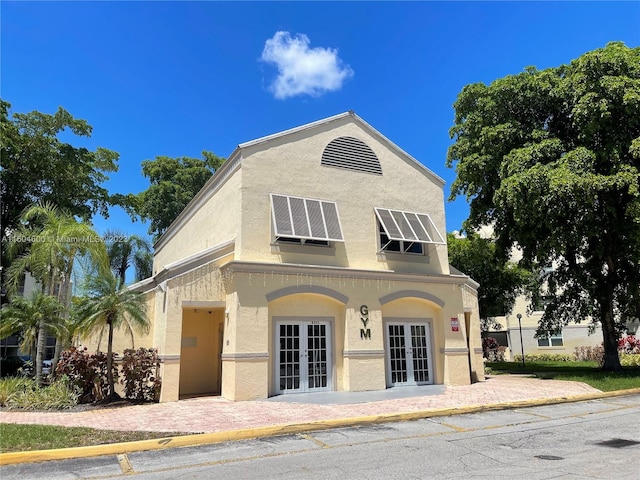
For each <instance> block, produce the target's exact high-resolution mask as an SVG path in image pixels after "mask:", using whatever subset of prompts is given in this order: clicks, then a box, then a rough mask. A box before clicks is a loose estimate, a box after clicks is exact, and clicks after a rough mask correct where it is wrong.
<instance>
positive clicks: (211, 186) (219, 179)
mask: <svg viewBox="0 0 640 480" xmlns="http://www.w3.org/2000/svg"><path fill="white" fill-rule="evenodd" d="M349 117H350V118H351V119H352V120H353V121H354V122H355V123H356V124H358V125H359V126H360V127H361V128H362V129H363V130H365V131H366V132H368V133H369V134H370V135H371V136H373V137H374V138H377V139H378V140H379V141H380V142H381V143H383V144H384V145H386V146H387V147H388V148H389V149H390V150H391V151H393V152H395V153H396V154H397V155H398V156H399V157H400V158H403V159H404V160H405V161H406V162H408V163H409V164H411V165H412V166H414V167H415V168H416V169H417V170H418V171H420V172H421V173H422V174H423V175H425V176H426V177H428V178H430V179H431V180H433V181H434V182H436V183H438V184H440V186H441V187H442V186H444V184H445V181H444V180H443V179H442V177H440V176H438V175H436V174H435V173H434V172H432V171H431V170H429V169H428V168H427V167H425V166H424V165H423V164H422V163H420V162H419V161H418V160H416V159H415V158H413V157H412V156H411V155H409V154H408V153H407V152H405V151H404V150H402V149H401V148H400V147H398V146H397V145H396V144H395V143H393V142H392V141H391V140H389V139H388V138H387V137H385V136H384V135H382V134H381V133H380V132H379V131H378V130H376V129H375V128H373V127H372V126H371V125H369V124H368V123H367V122H365V121H364V120H363V119H362V118H360V117H359V116H358V115H356V114H355V113H354V112H353V110H349V111H348V112H344V113H340V114H338V115H334V116H331V117H327V118H324V119H322V120H317V121H315V122H311V123H307V124H305V125H301V126H299V127H295V128H291V129H289V130H284V131H282V132H279V133H274V134H272V135H267V136H265V137H260V138H257V139H255V140H251V141H249V142H245V143H241V144H239V145H238V146H237V147H236V148H235V149H234V150H233V152H232V153H231V155H229V158H227V160H226V161H225V162H224V163H223V164H222V167H220V168H219V169H218V170H217V171H216V172H215V173H214V174H213V176H212V177H211V178H210V179H209V180H208V181H207V182H206V183H205V184H204V186H203V187H202V188H201V189H200V191H199V192H198V193H197V194H196V195H195V197H193V199H192V200H191V201H190V202H189V203H188V204H187V206H186V207H185V208H184V210H182V212H181V213H180V215H178V217H177V218H176V219H175V220H174V221H173V223H172V224H171V225H170V226H169V228H167V230H166V231H165V233H164V234H163V235H162V236H161V237H160V238H159V239H158V241H157V242H156V244H155V248H156V251H157V250H158V249H160V248H162V247H163V246H164V244H166V243H167V242H168V241H169V240H170V239H171V237H173V235H174V233H175V232H176V231H177V229H179V228H180V227H181V226H182V225H184V224H185V223H186V222H187V221H188V220H189V219H190V218H191V216H192V215H193V213H194V212H196V211H197V210H198V209H199V208H200V207H201V206H202V205H203V204H204V203H206V202H207V201H208V200H209V199H210V198H211V197H212V196H213V194H214V193H215V192H216V191H217V190H218V189H219V188H220V187H221V186H222V185H223V184H224V183H225V181H226V180H227V179H228V178H229V177H230V176H231V175H232V174H233V173H234V172H235V171H236V170H237V169H238V168H240V165H241V163H242V152H243V150H245V149H247V148H249V147H254V146H258V145H261V144H265V143H268V142H271V141H273V140H276V139H281V138H283V137H286V136H289V135H293V134H296V133H299V132H303V131H306V130H311V129H314V128H317V127H319V126H322V125H327V124H329V123H333V122H336V121H339V120H342V119H345V118H349Z"/></svg>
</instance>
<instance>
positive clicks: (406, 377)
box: [386, 322, 433, 387]
mask: <svg viewBox="0 0 640 480" xmlns="http://www.w3.org/2000/svg"><path fill="white" fill-rule="evenodd" d="M386 333H387V369H388V372H389V375H388V386H391V387H397V386H405V385H406V386H409V385H426V384H430V383H433V371H432V361H431V338H430V333H429V324H428V323H414V322H392V323H388V324H387V332H386Z"/></svg>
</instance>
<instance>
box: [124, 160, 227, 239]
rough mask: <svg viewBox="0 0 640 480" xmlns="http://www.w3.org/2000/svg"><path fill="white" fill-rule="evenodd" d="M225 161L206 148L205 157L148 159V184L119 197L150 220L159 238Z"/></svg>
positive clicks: (145, 167)
mask: <svg viewBox="0 0 640 480" xmlns="http://www.w3.org/2000/svg"><path fill="white" fill-rule="evenodd" d="M223 163H224V158H221V157H218V156H216V155H215V154H213V153H211V152H207V151H203V152H202V159H198V158H190V157H179V158H171V157H163V156H158V157H156V158H155V160H145V161H143V162H142V174H143V175H144V176H145V177H147V178H148V179H149V182H150V183H151V185H150V186H149V188H147V189H146V190H144V191H143V192H140V193H138V194H137V195H133V194H129V195H127V196H126V197H125V196H118V199H119V201H120V203H121V204H122V205H126V206H127V210H128V211H129V213H130V214H131V215H132V217H134V218H135V217H136V216H138V217H140V218H142V219H143V220H150V222H151V225H150V226H149V234H150V235H153V237H154V240H157V239H158V238H159V237H160V236H161V235H162V234H163V233H164V232H165V231H166V229H167V228H169V225H171V222H173V221H174V220H175V219H176V217H177V216H178V215H179V214H180V212H182V210H184V207H186V206H187V204H188V203H189V202H190V201H191V199H192V198H193V197H194V196H195V195H196V193H198V191H200V189H201V188H202V187H203V186H204V184H205V183H206V182H207V180H209V178H211V176H212V175H213V174H214V172H215V171H216V170H217V169H218V168H220V166H221V165H222V164H223Z"/></svg>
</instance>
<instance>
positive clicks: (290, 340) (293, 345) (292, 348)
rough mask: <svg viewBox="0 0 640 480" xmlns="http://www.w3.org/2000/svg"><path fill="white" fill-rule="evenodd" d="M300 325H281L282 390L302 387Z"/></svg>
mask: <svg viewBox="0 0 640 480" xmlns="http://www.w3.org/2000/svg"><path fill="white" fill-rule="evenodd" d="M299 331H300V330H299V328H298V325H291V324H287V325H280V328H279V333H280V339H279V344H280V354H279V358H278V360H279V362H280V366H279V370H280V390H281V391H285V390H295V389H298V388H300V349H299V341H300V340H299Z"/></svg>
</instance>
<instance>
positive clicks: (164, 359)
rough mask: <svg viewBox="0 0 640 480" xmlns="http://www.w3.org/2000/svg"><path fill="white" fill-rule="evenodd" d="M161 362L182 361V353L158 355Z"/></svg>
mask: <svg viewBox="0 0 640 480" xmlns="http://www.w3.org/2000/svg"><path fill="white" fill-rule="evenodd" d="M158 358H159V359H160V363H180V354H173V355H158Z"/></svg>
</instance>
